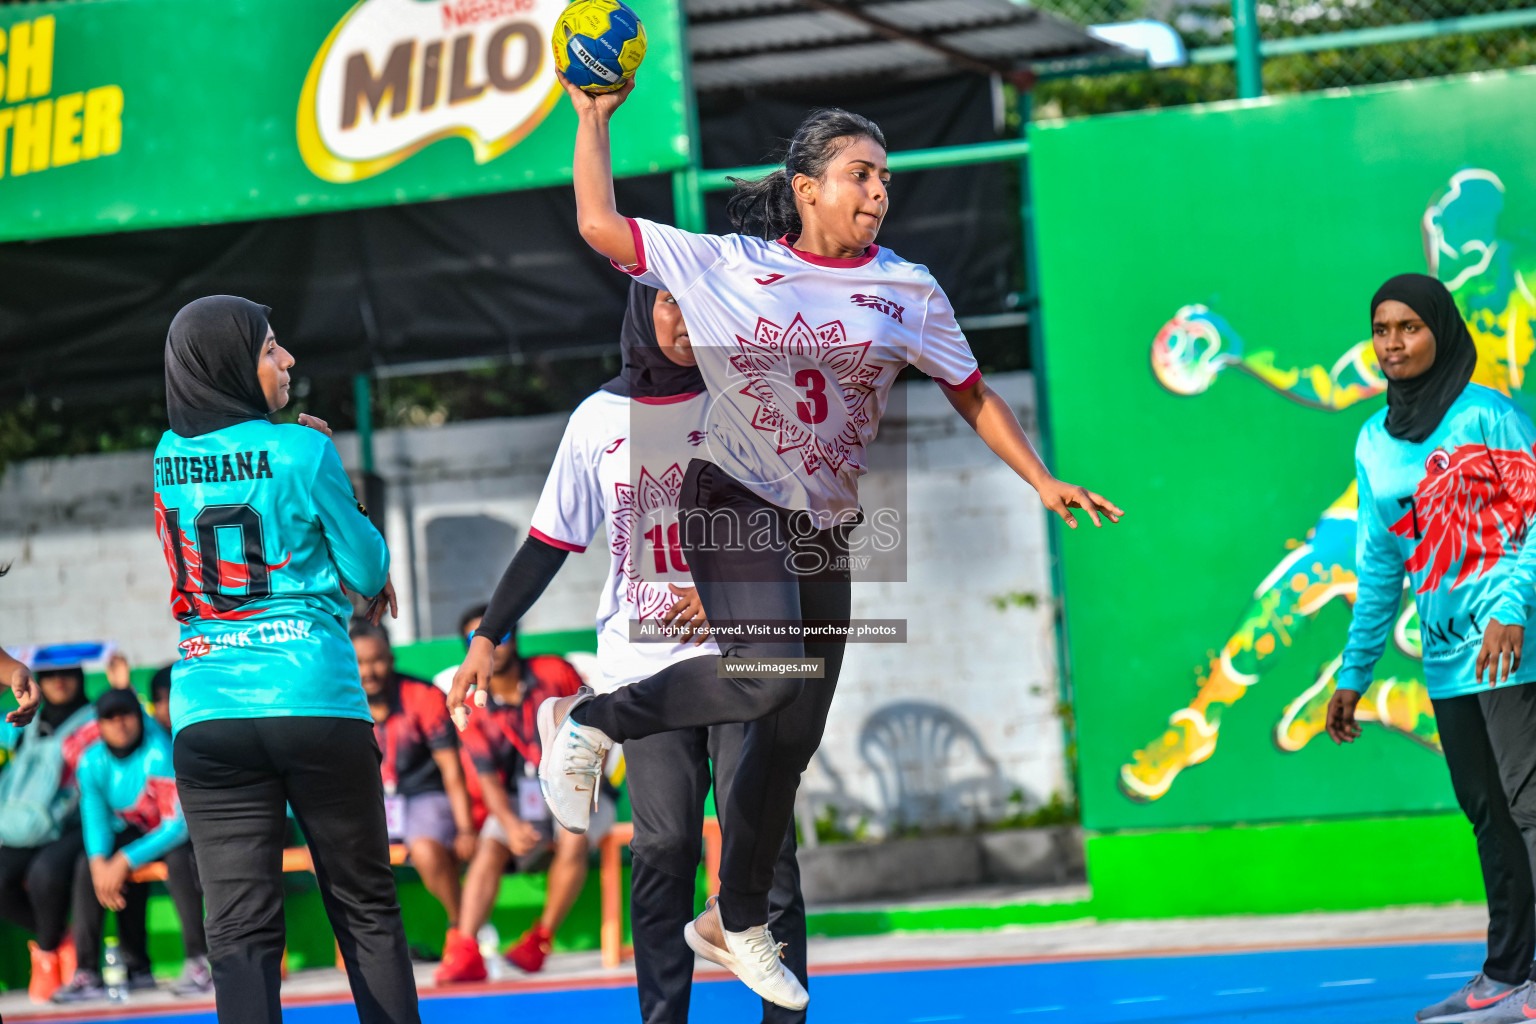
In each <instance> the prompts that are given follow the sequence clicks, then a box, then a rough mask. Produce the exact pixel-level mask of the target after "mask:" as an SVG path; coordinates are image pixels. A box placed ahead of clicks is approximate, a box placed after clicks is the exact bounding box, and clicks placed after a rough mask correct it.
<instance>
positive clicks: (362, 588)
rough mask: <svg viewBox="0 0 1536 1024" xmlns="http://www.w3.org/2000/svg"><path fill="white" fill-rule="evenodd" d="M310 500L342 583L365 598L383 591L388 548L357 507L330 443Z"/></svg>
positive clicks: (324, 448) (324, 447)
mask: <svg viewBox="0 0 1536 1024" xmlns="http://www.w3.org/2000/svg"><path fill="white" fill-rule="evenodd" d="M309 496H310V501H312V502H313V503H314V507H315V517H316V518H317V519H318V520H319V521H320V525H321V526H322V527H323V528H324V529H325V542H326V545H327V546H328V547H329V548H330V552H331V560H332V561H333V562H335V563H336V568H337V569H338V570H339V571H340V573H341V581H342V582H343V583H345V584H346V585H347V587H348V588H350V589H351V590H354V591H356V592H357V593H359V594H362V595H363V596H364V597H372V596H373V595H375V594H377V593H378V592H379V591H381V590H383V589H384V584H385V582H386V581H387V580H388V579H389V548H388V547H386V546H385V544H384V538H383V537H382V536H380V535H379V531H378V530H376V529H374V526H373V523H371V522H370V521H369V520H368V516H367V515H366V514H365V513H364V512H363V507H362V506H361V505H359V504H358V501H357V497H356V496H355V495H354V494H353V493H352V481H351V480H349V479H348V478H347V471H346V470H345V469H343V468H342V466H341V456H340V455H337V454H336V446H335V445H333V444H331V442H330V441H329V440H327V441H326V442H325V443H324V444H323V445H322V446H321V451H320V465H319V466H318V467H317V468H316V470H315V482H314V485H313V486H312V487H311V488H310V491H309Z"/></svg>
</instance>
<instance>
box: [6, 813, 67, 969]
mask: <svg viewBox="0 0 1536 1024" xmlns="http://www.w3.org/2000/svg"><path fill="white" fill-rule="evenodd" d="M84 848H85V840H84V839H83V838H82V837H81V833H80V823H79V822H78V821H76V822H75V823H74V824H73V825H72V826H71V827H70V828H69V829H68V830H66V831H65V833H64V834H63V835H62V836H60V837H59V838H58V839H55V840H54V841H53V842H51V843H48V844H46V845H44V846H8V847H0V919H3V920H6V921H9V922H11V924H14V925H16V926H17V927H18V928H21V929H22V930H23V931H29V932H31V933H32V934H33V935H34V936H36V937H37V946H38V948H39V949H41V950H43V951H45V952H48V953H52V952H53V951H54V950H56V949H58V948H59V943H61V942H63V941H64V932H65V929H66V928H68V926H69V905H70V894H71V892H72V891H73V889H74V883H75V861H76V860H78V859H79V858H80V851H81V850H83V849H84Z"/></svg>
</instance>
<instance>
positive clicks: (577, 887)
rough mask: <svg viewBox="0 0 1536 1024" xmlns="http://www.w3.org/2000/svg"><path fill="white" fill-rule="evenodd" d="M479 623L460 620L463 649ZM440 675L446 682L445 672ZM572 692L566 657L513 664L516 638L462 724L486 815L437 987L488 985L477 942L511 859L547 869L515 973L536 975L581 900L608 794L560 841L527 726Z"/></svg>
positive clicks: (470, 616)
mask: <svg viewBox="0 0 1536 1024" xmlns="http://www.w3.org/2000/svg"><path fill="white" fill-rule="evenodd" d="M484 615H485V606H484V605H480V606H478V607H476V608H472V609H470V610H469V611H468V612H467V613H466V614H465V615H464V618H463V620H462V622H461V624H460V628H459V635H460V636H462V637H464V638H465V640H466V642H467V640H468V638H469V637H471V636H473V635H474V632H475V630H476V629H477V628H478V627H479V625H480V619H481V618H482V617H483V616H484ZM447 676H448V677H449V678H450V679H451V678H452V673H451V672H449V673H447ZM580 686H581V677H580V676H579V675H577V673H576V670H575V669H574V668H573V667H572V666H571V664H570V663H569V662H567V661H566V660H565V659H564V658H558V657H555V656H553V655H538V656H535V657H531V658H522V657H520V656H519V655H518V651H517V634H516V632H515V631H514V632H512V633H508V634H507V635H506V636H505V637H504V638H502V641H501V643H500V644H498V645H497V646H496V650H495V661H494V662H493V664H492V675H491V682H490V687H489V689H490V692H489V693H488V694H487V695H486V704H485V708H484V709H483V710H477V711H476V712H475V714H474V715H473V716H471V717H470V720H469V727H468V728H467V729H465V731H464V733H463V737H462V739H463V744H464V755H465V760H466V762H468V765H469V768H470V770H471V772H472V773H473V775H474V776H475V779H476V782H477V783H478V788H479V793H480V798H481V800H482V802H483V804H484V807H485V811H486V812H487V813H486V816H485V824H484V825H483V826H482V827H481V829H480V841H479V845H478V847H477V848H476V850H475V856H474V860H472V861H471V862H470V865H469V871H468V872H467V873H466V874H465V876H464V904H463V907H462V909H461V910H460V912H459V930H458V931H457V932H454V931H450V932H449V933H448V942H447V944H446V945H445V946H444V948H443V962H442V963H441V964H440V965H439V966H438V969H437V972H436V974H435V975H434V976H433V980H434V981H436V982H437V983H438V984H440V985H441V984H447V983H451V982H460V981H481V980H483V979H484V978H485V977H486V967H485V960H484V958H483V957H482V956H481V953H480V947H479V943H478V942H477V941H476V938H475V937H476V933H477V932H479V930H480V926H481V925H483V924H484V923H485V921H486V919H487V918H488V917H489V916H490V912H491V906H492V905H493V904H494V903H495V902H496V893H497V891H498V890H499V889H500V886H501V875H502V872H503V871H505V870H506V867H507V864H508V862H509V861H513V860H515V861H516V865H517V869H518V870H519V871H532V870H535V869H537V868H538V867H539V866H541V864H542V863H543V862H544V861H545V860H546V859H548V863H549V881H548V888H547V896H546V897H545V903H544V910H543V912H542V914H541V915H540V917H539V920H538V921H536V922H534V925H533V927H532V928H530V929H529V930H528V931H527V933H526V934H524V935H523V937H522V938H521V939H519V940H518V941H517V942H516V943H515V944H514V945H513V946H512V947H511V948H510V949H509V950H507V953H506V957H507V960H508V961H509V962H510V963H512V964H513V965H514V966H516V967H519V968H521V969H522V970H525V971H529V972H534V971H538V970H540V969H542V968H543V966H544V958H545V956H547V955H548V954H549V950H550V944H551V942H553V940H554V937H555V932H556V931H557V930H558V929H559V927H560V925H561V923H562V922H563V921H564V920H565V916H566V914H568V913H570V910H571V907H572V906H573V905H574V904H575V902H576V897H577V896H579V895H581V887H582V885H583V884H584V883H585V882H586V880H587V861H588V851H589V849H590V846H589V843H595V842H597V841H598V840H599V839H601V838H602V837H603V835H604V834H605V833H606V832H607V831H608V829H609V828H610V827H611V826H612V824H613V805H614V799H613V797H614V794H613V792H612V790H608V791H607V792H606V796H605V798H604V799H603V801H602V802H601V803H600V804H599V807H598V810H597V812H596V813H595V814H594V815H593V817H592V824H591V827H590V828H589V829H588V830H587V833H586V834H585V835H575V834H574V833H571V832H567V831H565V829H563V828H560V827H559V826H558V825H556V824H555V823H554V822H553V821H551V820H550V817H549V808H548V807H547V806H546V805H545V803H544V797H543V795H542V794H541V793H540V791H539V780H538V766H539V729H538V724H537V722H536V721H535V719H536V717H537V712H538V708H539V704H540V703H541V702H542V701H543V700H544V699H545V698H547V697H564V696H568V695H570V694H573V693H575V692H576V690H577V689H578V688H580ZM551 853H552V854H553V856H552V858H551V857H550V855H551Z"/></svg>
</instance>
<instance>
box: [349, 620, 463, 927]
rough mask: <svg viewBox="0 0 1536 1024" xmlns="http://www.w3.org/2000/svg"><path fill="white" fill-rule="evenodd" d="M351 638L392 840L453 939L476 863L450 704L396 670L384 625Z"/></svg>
mask: <svg viewBox="0 0 1536 1024" xmlns="http://www.w3.org/2000/svg"><path fill="white" fill-rule="evenodd" d="M350 633H351V637H352V647H353V649H354V650H355V651H356V652H357V667H358V672H359V674H360V675H361V677H362V683H363V692H365V693H366V694H367V695H368V708H369V710H370V711H372V712H373V720H374V723H375V724H374V727H373V734H374V738H375V739H376V740H377V741H378V744H379V750H380V751H381V752H382V753H383V755H384V759H383V761H382V763H381V766H380V771H381V772H382V774H383V776H384V813H385V818H386V821H387V823H388V826H389V838H390V841H391V842H403V843H405V846H406V850H407V852H408V853H409V855H410V860H411V865H412V866H413V867H414V868H415V869H416V873H417V874H418V875H420V876H421V882H422V884H423V885H424V886H426V888H427V891H428V892H430V893H431V894H432V895H433V896H435V897H437V901H438V902H439V903H441V904H442V905H443V909H444V910H446V911H447V913H448V932H449V934H450V935H452V934H453V931H454V929H455V928H457V927H458V923H459V865H460V863H461V862H466V861H468V860H469V859H470V858H471V857H472V856H474V853H475V842H476V831H475V821H474V812H473V809H472V807H471V805H470V800H469V792H468V791H467V790H466V789H465V787H464V770H463V768H462V767H461V765H460V763H459V741H458V736H457V734H456V733H455V731H454V728H453V720H452V719H450V718H449V717H448V702H447V700H446V699H445V698H444V697H443V693H442V691H441V690H439V689H438V688H437V687H435V686H433V685H432V684H431V683H428V682H424V681H423V680H420V679H413V678H411V677H409V676H402V675H400V674H399V673H398V672H396V671H395V655H394V652H393V651H392V650H391V649H390V645H389V634H388V632H386V631H385V629H384V627H383V626H376V625H374V624H373V623H371V622H368V621H366V620H363V619H354V620H353V622H352V628H351V630H350Z"/></svg>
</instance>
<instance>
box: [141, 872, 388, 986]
mask: <svg viewBox="0 0 1536 1024" xmlns="http://www.w3.org/2000/svg"><path fill="white" fill-rule="evenodd" d="M389 862H390V864H393V865H400V864H404V863H405V847H404V846H402V845H400V844H399V843H394V844H391V846H390V848H389ZM298 871H302V872H305V873H306V874H311V875H312V874H314V873H315V860H314V858H313V857H311V856H310V855H309V847H307V846H290V847H288V848H287V849H285V850H284V851H283V874H285V875H286V874H291V873H293V872H298ZM165 878H166V869H165V864H164V862H162V861H158V860H157V861H155V862H154V863H152V864H145V865H144V866H143V867H141V868H139V869H138V870H137V871H135V872H134V873H133V880H134V881H135V882H163V881H165ZM336 969H337V970H339V971H344V970H346V968H345V967H344V966H343V964H342V959H341V947H340V946H337V947H336ZM283 977H285V978H286V977H288V952H287V950H284V951H283Z"/></svg>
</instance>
